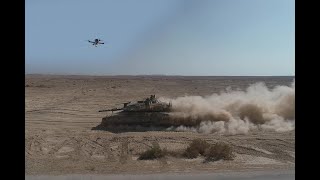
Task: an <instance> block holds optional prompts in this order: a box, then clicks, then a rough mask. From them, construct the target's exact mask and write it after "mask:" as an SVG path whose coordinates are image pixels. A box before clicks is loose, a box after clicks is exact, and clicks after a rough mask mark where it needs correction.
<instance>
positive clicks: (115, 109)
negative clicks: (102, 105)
mask: <svg viewBox="0 0 320 180" xmlns="http://www.w3.org/2000/svg"><path fill="white" fill-rule="evenodd" d="M121 110H123V108H113V109H103V110H99V111H98V112H107V111H112V112H113V111H121Z"/></svg>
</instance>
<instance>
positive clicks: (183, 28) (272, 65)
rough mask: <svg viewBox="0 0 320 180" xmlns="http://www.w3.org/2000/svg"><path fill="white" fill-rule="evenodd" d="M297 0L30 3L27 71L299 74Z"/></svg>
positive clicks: (45, 0) (47, 0) (37, 0)
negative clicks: (95, 43)
mask: <svg viewBox="0 0 320 180" xmlns="http://www.w3.org/2000/svg"><path fill="white" fill-rule="evenodd" d="M294 3H295V2H294V0H54V1H52V0H26V16H25V19H26V21H25V38H26V45H25V48H26V54H25V59H26V61H25V62H26V73H27V74H30V73H46V74H47V73H48V74H88V75H141V74H149V75H150V74H164V75H226V76H231V75H235V76H237V75H239V76H240V75H248V76H250V75H258V76H259V75H294V74H295V71H294V69H295V11H294V9H295V7H294ZM94 38H100V39H102V40H104V41H105V42H106V44H104V45H101V46H98V47H94V46H92V45H91V44H90V43H88V42H87V40H89V39H94Z"/></svg>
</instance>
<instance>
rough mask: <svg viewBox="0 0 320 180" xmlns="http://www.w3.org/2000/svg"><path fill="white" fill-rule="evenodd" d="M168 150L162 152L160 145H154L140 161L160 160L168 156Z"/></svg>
mask: <svg viewBox="0 0 320 180" xmlns="http://www.w3.org/2000/svg"><path fill="white" fill-rule="evenodd" d="M166 152H167V151H166V149H164V150H162V149H161V148H160V146H159V145H158V144H154V145H153V146H152V148H151V149H149V150H146V151H145V152H143V153H142V154H141V155H140V156H139V158H138V160H148V159H159V158H162V157H164V156H165V155H166Z"/></svg>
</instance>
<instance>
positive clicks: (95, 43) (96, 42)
mask: <svg viewBox="0 0 320 180" xmlns="http://www.w3.org/2000/svg"><path fill="white" fill-rule="evenodd" d="M88 42H89V43H92V45H94V46H95V47H97V45H99V44H104V43H103V42H101V39H94V41H90V40H88Z"/></svg>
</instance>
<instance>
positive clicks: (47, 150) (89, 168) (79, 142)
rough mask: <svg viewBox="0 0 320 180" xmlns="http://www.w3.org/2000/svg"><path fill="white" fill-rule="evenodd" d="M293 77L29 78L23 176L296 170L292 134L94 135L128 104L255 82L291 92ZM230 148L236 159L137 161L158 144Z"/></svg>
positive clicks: (202, 93) (174, 148)
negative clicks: (199, 141) (195, 142)
mask: <svg viewBox="0 0 320 180" xmlns="http://www.w3.org/2000/svg"><path fill="white" fill-rule="evenodd" d="M293 79H294V77H184V76H60V75H59V76H58V75H26V79H25V163H26V164H25V165H26V166H25V173H26V175H64V174H149V173H201V172H203V173H208V172H225V171H228V172H230V171H259V170H275V169H277V170H279V169H281V170H294V168H295V131H294V130H290V131H284V132H277V131H262V130H253V131H249V132H248V133H247V134H235V135H230V134H216V133H213V134H204V133H198V132H175V131H147V132H122V133H112V132H109V131H103V130H92V128H93V127H96V126H98V125H99V124H100V123H101V120H102V118H103V117H104V116H106V114H107V112H98V111H99V110H101V109H109V108H114V107H115V106H121V103H123V102H127V101H137V100H141V99H144V98H146V97H148V96H150V95H151V94H155V95H157V97H166V98H176V97H181V96H207V95H211V94H213V93H219V92H221V91H224V90H225V89H226V88H228V87H229V88H237V89H242V90H245V89H246V88H247V87H248V86H250V85H251V84H253V83H256V82H264V83H265V84H266V85H267V86H268V87H270V88H273V87H275V86H277V85H285V86H290V84H291V83H292V81H293ZM196 138H200V139H204V140H206V141H207V142H209V143H214V142H218V141H223V142H227V143H229V144H230V145H231V146H232V147H233V149H234V153H235V155H236V156H235V158H234V160H230V161H223V160H220V161H215V162H208V163H204V159H203V158H202V157H199V158H196V159H186V158H181V157H173V156H166V157H165V158H161V159H159V160H137V159H138V157H139V155H140V154H141V153H142V152H143V151H145V150H146V149H148V148H149V147H151V145H152V143H154V142H157V143H158V144H159V145H160V147H161V148H167V149H168V150H170V151H177V152H178V151H182V150H183V149H185V148H186V147H187V146H188V144H189V143H190V142H191V141H192V140H194V139H196Z"/></svg>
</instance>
